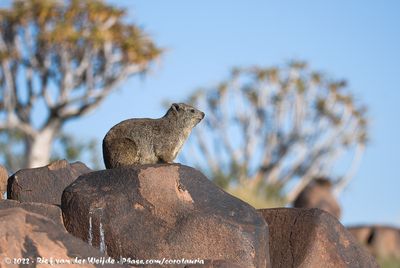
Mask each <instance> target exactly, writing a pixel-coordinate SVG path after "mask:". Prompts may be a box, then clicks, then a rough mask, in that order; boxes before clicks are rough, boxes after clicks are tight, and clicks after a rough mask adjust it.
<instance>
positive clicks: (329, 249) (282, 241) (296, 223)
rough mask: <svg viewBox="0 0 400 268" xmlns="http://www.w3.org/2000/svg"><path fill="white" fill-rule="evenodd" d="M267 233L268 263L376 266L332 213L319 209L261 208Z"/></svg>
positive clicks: (299, 265) (314, 265)
mask: <svg viewBox="0 0 400 268" xmlns="http://www.w3.org/2000/svg"><path fill="white" fill-rule="evenodd" d="M259 212H260V214H261V215H263V216H264V218H265V220H266V221H267V222H268V227H269V233H270V244H269V249H270V258H271V266H272V267H274V268H278V267H284V268H286V267H332V268H333V267H335V268H337V267H360V268H367V267H378V265H377V263H376V261H375V259H374V258H373V257H372V256H371V255H370V254H369V253H368V252H367V251H366V250H364V249H363V248H362V247H360V246H359V245H358V244H357V242H356V241H355V239H354V237H353V236H352V235H351V234H350V233H349V232H348V231H347V230H346V229H345V228H344V227H343V226H342V225H341V224H340V222H339V221H338V220H337V219H336V218H335V217H333V216H332V215H331V214H329V213H327V212H325V211H322V210H319V209H296V208H277V209H261V210H259Z"/></svg>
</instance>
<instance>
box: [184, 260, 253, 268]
mask: <svg viewBox="0 0 400 268" xmlns="http://www.w3.org/2000/svg"><path fill="white" fill-rule="evenodd" d="M245 267H246V266H240V265H237V264H234V263H232V262H228V261H223V260H214V261H212V260H206V261H205V262H204V264H190V265H185V268H245Z"/></svg>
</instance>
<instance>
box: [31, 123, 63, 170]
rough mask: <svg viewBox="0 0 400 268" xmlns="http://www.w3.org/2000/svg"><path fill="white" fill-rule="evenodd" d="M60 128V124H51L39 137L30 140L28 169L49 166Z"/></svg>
mask: <svg viewBox="0 0 400 268" xmlns="http://www.w3.org/2000/svg"><path fill="white" fill-rule="evenodd" d="M59 128H60V127H59V124H49V125H48V126H46V127H45V128H43V130H41V131H40V132H39V133H38V134H37V135H35V136H34V137H31V138H29V140H28V147H27V152H26V153H27V154H26V157H27V161H26V167H27V168H35V167H42V166H46V165H48V164H49V162H50V156H51V150H52V148H53V141H54V138H55V136H56V134H57V133H58V131H59Z"/></svg>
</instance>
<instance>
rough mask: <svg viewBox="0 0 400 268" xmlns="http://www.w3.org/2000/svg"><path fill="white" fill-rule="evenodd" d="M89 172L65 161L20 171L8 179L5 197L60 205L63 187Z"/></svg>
mask: <svg viewBox="0 0 400 268" xmlns="http://www.w3.org/2000/svg"><path fill="white" fill-rule="evenodd" d="M91 171H92V170H91V169H89V168H88V167H87V166H86V165H85V164H83V163H81V162H75V163H72V164H70V163H68V162H67V161H66V160H60V161H56V162H53V163H51V164H49V165H47V166H45V167H40V168H30V169H22V170H20V171H18V172H16V173H15V174H14V175H12V176H11V177H10V178H9V179H8V185H7V196H8V199H13V200H18V201H21V202H38V203H46V204H55V205H60V204H61V194H62V192H63V190H64V189H65V187H67V186H68V185H69V184H71V183H72V182H73V181H74V180H75V179H76V178H78V177H79V176H80V175H82V174H85V173H88V172H91Z"/></svg>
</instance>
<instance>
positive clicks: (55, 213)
mask: <svg viewBox="0 0 400 268" xmlns="http://www.w3.org/2000/svg"><path fill="white" fill-rule="evenodd" d="M8 208H22V209H25V210H27V211H29V212H33V213H37V214H40V215H42V216H44V217H47V218H49V219H51V220H53V221H54V222H55V223H58V224H59V225H60V226H62V228H64V223H63V219H62V212H61V208H60V207H58V206H54V205H49V204H42V203H34V202H19V201H15V200H9V199H8V200H1V201H0V210H1V209H8Z"/></svg>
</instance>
